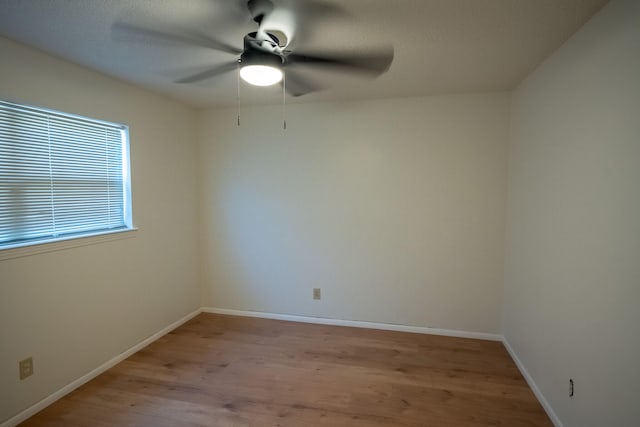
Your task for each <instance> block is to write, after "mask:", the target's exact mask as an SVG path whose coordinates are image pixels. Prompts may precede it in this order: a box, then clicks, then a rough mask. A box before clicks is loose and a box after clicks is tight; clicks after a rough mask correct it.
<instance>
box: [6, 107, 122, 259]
mask: <svg viewBox="0 0 640 427" xmlns="http://www.w3.org/2000/svg"><path fill="white" fill-rule="evenodd" d="M131 227H132V224H131V196H130V184H129V144H128V129H127V127H126V126H123V125H119V124H114V123H107V122H102V121H98V120H92V119H88V118H85V117H79V116H74V115H70V114H64V113H60V112H56V111H51V110H45V109H42V108H34V107H28V106H23V105H18V104H15V103H12V102H5V101H0V249H6V248H13V247H19V246H25V245H30V244H35V243H43V242H50V241H56V240H65V239H69V238H73V237H81V236H88V235H95V234H103V233H109V232H113V231H120V230H128V229H131Z"/></svg>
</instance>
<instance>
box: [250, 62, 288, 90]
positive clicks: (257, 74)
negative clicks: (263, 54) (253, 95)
mask: <svg viewBox="0 0 640 427" xmlns="http://www.w3.org/2000/svg"><path fill="white" fill-rule="evenodd" d="M240 77H242V80H244V81H245V82H247V83H249V84H252V85H254V86H271V85H274V84H276V83H280V82H281V81H282V70H280V69H279V68H276V67H272V66H270V65H259V64H255V65H244V66H242V68H240Z"/></svg>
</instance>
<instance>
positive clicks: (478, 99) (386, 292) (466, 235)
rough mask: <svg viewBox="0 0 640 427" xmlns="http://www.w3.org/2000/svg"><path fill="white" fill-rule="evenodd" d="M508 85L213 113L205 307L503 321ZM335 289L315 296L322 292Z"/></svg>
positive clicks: (480, 328) (379, 318)
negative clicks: (493, 90)
mask: <svg viewBox="0 0 640 427" xmlns="http://www.w3.org/2000/svg"><path fill="white" fill-rule="evenodd" d="M508 110H509V95H508V94H485V95H464V96H442V97H432V98H421V99H402V100H384V101H368V102H361V103H340V104H316V105H295V106H290V107H289V108H288V112H287V123H288V129H287V130H286V131H284V130H283V129H282V113H281V107H280V106H275V107H260V108H258V107H256V108H247V109H243V110H242V126H240V127H237V125H236V117H235V110H232V109H229V110H212V111H206V112H203V113H202V114H201V116H200V130H201V135H200V143H201V147H200V150H201V151H200V153H201V154H200V160H201V166H202V168H201V169H202V172H203V175H202V177H201V182H202V193H201V197H202V202H203V215H204V218H205V219H204V225H205V229H204V236H205V239H204V240H203V241H204V242H205V245H204V248H203V254H204V255H203V256H204V261H205V266H206V273H205V275H204V286H205V290H204V292H205V295H204V305H205V306H213V307H221V308H226V309H237V310H252V311H263V312H271V313H281V314H295V315H304V316H319V317H328V318H334V319H349V320H363V321H374V322H383V323H396V324H402V325H412V326H428V327H435V328H444V329H454V330H464V331H476V332H485V333H496V332H500V312H501V292H502V271H503V243H504V240H503V239H504V234H503V230H504V209H505V197H506V167H507V143H508V141H507V139H508V121H509V113H508ZM314 287H320V288H322V300H321V301H313V300H312V288H314Z"/></svg>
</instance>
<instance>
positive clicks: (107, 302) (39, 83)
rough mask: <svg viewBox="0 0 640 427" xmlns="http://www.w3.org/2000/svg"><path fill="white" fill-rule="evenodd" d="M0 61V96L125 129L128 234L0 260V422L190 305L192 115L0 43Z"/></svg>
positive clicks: (196, 302) (195, 287)
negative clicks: (26, 365)
mask: <svg viewBox="0 0 640 427" xmlns="http://www.w3.org/2000/svg"><path fill="white" fill-rule="evenodd" d="M0 57H1V58H2V60H1V62H2V65H1V66H0V98H5V99H6V98H10V99H16V100H21V101H23V102H26V103H29V104H32V105H39V106H44V107H49V108H53V109H57V110H61V111H66V112H71V113H75V114H80V115H85V116H89V117H95V118H99V119H103V120H110V121H116V122H120V123H124V124H127V125H129V126H130V139H131V163H132V180H133V216H134V223H135V225H136V226H138V227H139V231H138V232H137V233H136V235H135V237H133V238H128V239H124V240H117V241H113V242H109V243H102V244H96V245H91V246H85V247H80V248H74V249H68V250H63V251H58V252H51V253H45V254H40V255H33V256H27V257H22V258H17V259H10V260H4V261H0V422H1V421H2V420H4V419H7V418H9V417H11V416H13V415H15V414H16V413H18V412H20V411H21V410H23V409H25V408H26V407H28V406H30V405H32V404H34V403H35V402H37V401H38V400H40V399H42V398H43V397H45V396H47V395H49V394H51V393H52V392H55V391H57V390H58V389H60V388H62V387H63V386H65V385H66V384H68V383H70V382H71V381H73V380H75V379H77V378H79V377H80V376H82V375H84V374H86V373H87V372H89V371H91V370H93V369H94V368H96V367H97V366H99V365H100V364H102V363H104V362H106V361H107V360H109V359H111V358H113V357H114V356H116V355H118V354H119V353H121V352H123V351H124V350H126V349H128V348H130V347H131V346H133V345H134V344H137V343H139V342H140V341H142V340H143V339H144V338H146V337H147V336H150V335H152V334H153V333H156V332H158V331H159V330H161V329H162V328H164V327H165V326H167V325H169V324H171V323H172V322H174V321H176V320H177V319H179V318H181V317H183V316H185V315H186V314H187V313H189V312H191V311H193V310H195V309H196V308H198V307H199V306H200V288H199V276H198V262H197V249H198V245H197V233H196V231H197V230H196V226H197V219H198V217H197V209H196V206H197V203H196V192H197V191H196V173H195V171H194V170H195V154H196V152H195V145H194V144H195V130H194V128H195V123H194V119H195V115H194V112H193V111H191V110H189V109H187V108H185V107H182V106H180V105H179V104H176V103H174V102H171V101H168V100H166V99H164V98H161V97H158V96H155V95H151V94H149V93H147V92H144V91H142V90H140V89H137V88H135V87H132V86H129V85H125V84H122V83H119V82H117V81H115V80H112V79H110V78H107V77H104V76H102V75H99V74H97V73H94V72H91V71H88V70H86V69H83V68H80V67H77V66H75V65H72V64H69V63H67V62H64V61H61V60H58V59H55V58H52V57H50V56H47V55H44V54H42V53H40V52H38V51H35V50H32V49H30V48H27V47H24V46H21V45H18V44H15V43H13V42H11V41H8V40H6V39H1V38H0ZM28 356H33V358H34V365H35V375H34V376H33V377H30V378H28V379H26V380H24V381H20V380H19V379H18V361H19V360H21V359H23V358H25V357H28Z"/></svg>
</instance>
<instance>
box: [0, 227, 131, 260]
mask: <svg viewBox="0 0 640 427" xmlns="http://www.w3.org/2000/svg"><path fill="white" fill-rule="evenodd" d="M137 231H138V229H137V228H130V229H127V230H117V231H111V232H107V233H100V234H95V235H89V236H76V237H69V238H66V239H64V240H56V241H50V242H42V243H30V244H28V245H25V246H19V247H14V248H6V249H0V261H4V260H6V259H12V258H21V257H25V256H31V255H37V254H42V253H46V252H55V251H62V250H65V249H71V248H77V247H81V246H89V245H95V244H98V243H104V242H112V241H114V240H122V239H130V238H132V237H135V236H136V233H137Z"/></svg>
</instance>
